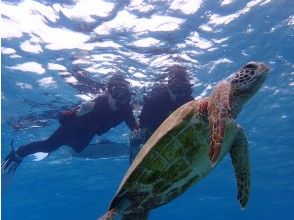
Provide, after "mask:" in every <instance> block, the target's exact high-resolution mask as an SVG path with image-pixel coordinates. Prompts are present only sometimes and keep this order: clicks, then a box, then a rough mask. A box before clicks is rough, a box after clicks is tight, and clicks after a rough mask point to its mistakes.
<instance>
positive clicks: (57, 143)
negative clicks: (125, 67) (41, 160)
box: [1, 75, 137, 173]
mask: <svg viewBox="0 0 294 220" xmlns="http://www.w3.org/2000/svg"><path fill="white" fill-rule="evenodd" d="M130 102H131V92H130V83H129V82H128V81H126V80H125V79H124V78H123V77H122V76H121V75H115V76H113V77H112V78H111V79H110V81H109V83H108V85H107V90H106V92H105V93H104V94H102V95H99V96H98V97H96V98H95V99H94V100H92V101H90V102H85V103H83V104H82V105H81V106H79V107H77V108H74V109H71V110H68V111H65V112H62V113H61V115H60V117H59V122H60V126H59V127H58V128H57V130H56V131H55V132H54V133H53V134H52V135H51V136H50V137H49V138H48V139H46V140H43V141H36V142H32V143H30V144H27V145H22V146H20V147H19V148H18V149H17V150H16V151H14V150H12V151H11V152H10V154H9V155H8V156H7V157H6V158H5V159H4V161H3V162H2V164H1V171H2V173H10V172H13V171H15V170H16V168H17V167H18V166H19V164H20V163H21V161H22V159H23V158H24V157H26V156H28V155H30V154H34V153H36V152H45V153H50V152H52V151H54V150H56V149H58V148H59V147H61V146H62V145H67V146H70V147H71V148H73V150H74V151H76V152H81V151H83V150H84V149H85V148H86V147H87V145H88V144H89V143H90V141H91V140H92V138H93V137H94V136H95V135H96V134H97V135H101V134H103V133H106V132H107V131H108V130H110V129H111V128H113V127H115V126H117V125H119V124H120V123H122V122H124V121H125V122H126V124H127V125H128V127H129V128H130V129H131V130H132V131H134V130H135V129H136V128H137V123H136V120H135V117H134V114H133V111H132V106H131V104H130Z"/></svg>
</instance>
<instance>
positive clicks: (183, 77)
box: [130, 65, 194, 162]
mask: <svg viewBox="0 0 294 220" xmlns="http://www.w3.org/2000/svg"><path fill="white" fill-rule="evenodd" d="M191 87H192V85H191V83H190V81H189V76H188V74H187V71H186V68H185V67H183V66H180V65H174V66H171V67H169V68H168V83H167V85H159V86H155V87H154V88H153V89H152V90H151V92H150V93H149V94H148V95H147V96H146V97H144V103H143V107H142V111H141V114H140V116H139V121H140V123H139V130H137V131H135V132H134V133H133V136H132V138H131V143H130V162H132V161H133V160H134V158H135V157H136V155H137V153H138V152H139V150H140V149H141V147H142V145H143V144H144V143H145V142H146V141H147V140H148V139H149V137H150V136H151V135H152V134H153V132H154V131H155V130H156V129H157V128H158V127H159V126H160V125H161V123H162V122H163V121H164V120H165V119H166V118H167V117H168V116H169V115H170V114H171V113H172V112H173V111H175V110H176V109H177V108H179V107H180V106H181V105H183V104H185V103H186V102H189V101H191V100H193V99H194V98H193V97H192V88H191Z"/></svg>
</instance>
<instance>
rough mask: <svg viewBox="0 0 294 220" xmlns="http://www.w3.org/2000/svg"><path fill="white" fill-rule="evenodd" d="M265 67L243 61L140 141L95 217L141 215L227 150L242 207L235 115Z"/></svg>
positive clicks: (241, 157) (241, 144)
mask: <svg viewBox="0 0 294 220" xmlns="http://www.w3.org/2000/svg"><path fill="white" fill-rule="evenodd" d="M268 70H269V68H268V67H267V66H266V65H264V64H262V63H256V62H250V63H248V64H246V65H245V66H244V67H243V68H241V69H240V70H239V71H237V72H236V73H234V74H232V75H231V76H229V77H228V78H226V79H225V80H223V81H221V82H219V83H218V84H217V85H216V86H215V89H214V90H213V92H212V95H211V96H210V97H206V98H201V99H198V100H194V101H191V102H188V103H186V104H184V105H182V106H181V107H179V108H178V109H177V110H176V111H175V112H173V113H172V114H171V115H170V116H169V117H168V118H167V119H166V120H165V121H164V122H163V123H162V124H161V125H160V127H159V128H158V129H157V130H156V131H155V132H154V133H153V135H152V136H151V137H150V138H149V140H148V141H147V142H146V144H145V145H144V146H143V148H142V149H141V151H140V152H139V154H138V155H137V157H136V158H135V160H134V162H133V164H132V165H131V167H130V168H129V170H128V172H127V173H126V175H125V176H124V179H123V180H122V182H121V184H120V187H119V189H118V191H117V193H116V196H115V197H114V199H113V200H112V202H111V205H110V207H109V211H108V212H107V213H106V214H105V215H104V216H102V217H101V218H100V219H101V220H111V219H114V218H116V217H122V219H124V220H127V219H132V220H143V219H147V216H148V213H149V211H150V210H151V209H154V208H156V207H159V206H161V205H163V204H166V203H168V202H169V201H171V200H173V199H174V198H176V197H177V196H179V195H180V194H182V193H183V192H185V191H186V190H187V189H188V188H189V187H191V186H192V185H193V184H194V183H196V182H198V181H199V180H201V179H202V178H203V177H205V176H206V175H208V174H209V172H210V171H211V170H212V169H213V168H214V167H215V165H216V164H218V162H219V161H221V160H222V159H223V158H224V156H225V155H226V154H227V153H228V152H229V153H230V156H231V159H232V163H233V166H234V170H235V174H236V178H237V188H238V195H237V199H238V200H239V202H240V205H241V207H242V208H244V207H245V206H246V204H247V202H248V196H249V188H250V164H249V158H248V149H247V148H248V147H247V145H248V142H247V139H246V136H245V134H244V132H243V130H242V128H241V127H240V126H239V125H238V124H237V123H236V121H235V118H236V117H237V115H238V114H239V112H240V111H241V110H242V107H243V105H244V104H245V103H246V101H248V100H249V98H251V97H252V96H253V95H254V94H255V93H256V92H257V91H258V89H259V88H260V87H261V85H262V84H263V82H264V81H265V79H266V76H267V72H268Z"/></svg>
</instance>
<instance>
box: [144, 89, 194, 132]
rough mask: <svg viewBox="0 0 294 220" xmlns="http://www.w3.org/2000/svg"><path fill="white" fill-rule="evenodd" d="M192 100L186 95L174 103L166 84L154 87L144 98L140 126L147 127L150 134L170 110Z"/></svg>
mask: <svg viewBox="0 0 294 220" xmlns="http://www.w3.org/2000/svg"><path fill="white" fill-rule="evenodd" d="M192 100H194V98H193V97H192V96H187V97H183V98H181V99H180V100H179V101H178V102H176V103H175V102H173V101H172V100H171V98H170V93H169V91H168V88H167V86H158V87H155V88H154V89H153V90H152V91H151V93H150V94H149V95H148V96H146V97H145V98H144V104H143V108H142V111H141V115H140V128H145V129H147V130H148V133H150V135H151V134H152V133H153V132H154V131H155V130H156V129H157V128H158V127H159V125H161V123H162V122H163V121H164V120H165V119H166V118H167V117H168V116H169V115H170V114H171V113H172V112H174V111H175V110H176V109H177V108H179V107H180V106H182V105H183V104H185V103H186V102H189V101H192Z"/></svg>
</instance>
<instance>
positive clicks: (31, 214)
mask: <svg viewBox="0 0 294 220" xmlns="http://www.w3.org/2000/svg"><path fill="white" fill-rule="evenodd" d="M1 9H2V10H1V11H2V27H1V30H2V31H1V37H2V50H1V51H2V52H1V54H2V59H1V61H2V66H1V72H2V75H1V77H2V83H1V86H2V90H1V92H2V93H1V102H2V108H1V110H2V113H1V116H2V121H1V127H2V131H1V137H2V140H1V143H2V149H1V152H2V159H3V157H4V156H5V155H7V153H8V152H9V150H10V146H9V143H10V141H11V139H13V138H14V139H15V146H19V145H21V144H25V143H28V142H31V141H34V140H40V139H44V138H46V137H47V136H49V135H50V134H51V133H52V132H53V131H54V129H56V128H57V126H58V122H57V120H56V116H57V114H58V112H59V111H61V110H62V109H66V108H68V107H71V106H73V105H75V104H78V103H80V102H81V101H84V100H89V99H91V97H94V96H95V94H97V93H99V88H100V87H101V88H103V85H100V84H99V86H100V87H99V86H98V85H96V84H95V83H94V84H92V83H93V82H98V83H102V84H103V83H105V82H106V81H107V80H108V78H109V76H110V73H113V72H117V71H120V72H122V73H123V74H124V75H125V76H126V77H127V78H128V80H129V81H130V82H131V83H132V86H133V92H134V94H135V95H134V103H135V106H136V114H138V112H139V110H140V106H141V103H142V96H143V94H144V93H145V92H146V91H147V90H148V88H150V86H151V85H152V84H154V83H155V82H156V81H157V80H158V78H160V76H161V74H162V72H163V68H164V67H165V66H167V65H170V64H172V63H180V64H183V65H186V66H187V67H188V70H189V71H190V74H191V76H192V78H193V82H194V87H193V95H194V96H195V97H203V96H206V95H209V94H210V92H211V88H212V87H213V86H214V85H215V84H216V83H217V82H218V81H219V80H221V79H222V78H224V77H226V76H228V75H229V74H231V73H232V72H233V71H235V70H237V69H238V68H239V67H241V66H242V65H243V64H245V63H247V62H249V61H252V60H256V61H262V62H265V63H267V64H268V65H269V66H270V68H271V71H270V74H269V77H268V79H267V81H266V83H265V85H264V86H263V88H262V89H261V90H260V91H259V92H258V94H257V95H256V96H255V97H254V98H253V99H252V100H250V102H249V103H248V104H247V105H246V106H245V108H244V109H243V111H242V113H241V114H240V115H239V116H238V122H239V124H241V125H242V127H243V128H244V130H245V132H246V135H247V137H248V140H249V143H250V147H249V150H250V160H251V167H252V184H251V186H252V188H251V194H250V201H249V204H248V207H247V208H246V209H245V210H241V209H240V207H239V204H238V202H237V199H236V182H235V177H234V173H233V168H232V165H231V161H230V158H229V157H227V158H225V159H224V160H223V161H222V162H221V164H220V165H219V166H218V167H217V168H216V169H215V170H214V171H213V172H212V173H211V174H210V175H209V176H208V177H206V178H205V179H204V180H202V181H201V182H199V183H198V184H197V185H195V186H193V187H192V188H191V189H190V190H188V191H187V192H186V193H184V194H183V195H181V196H180V197H178V198H176V199H175V200H173V201H172V202H170V203H168V204H167V205H164V206H162V207H160V208H158V209H156V210H153V211H152V212H151V215H150V219H152V220H156V219H214V220H215V219H294V211H293V205H294V159H293V158H294V150H293V146H294V138H293V128H294V126H293V123H294V121H293V119H294V111H293V108H294V90H293V88H294V81H293V78H294V71H293V67H294V37H293V35H294V1H292V0H252V1H239V0H238V1H237V0H224V1H222V0H219V1H208V0H203V1H201V0H198V1H196V0H195V1H193V0H191V1H188V0H174V1H169V0H164V1H163V0H150V1H140V0H137V1H135V0H134V1H119V0H111V1H102V0H100V1H90V0H87V1H71V0H66V1H54V0H52V1H46V0H40V1H31V0H25V1H2V2H1ZM78 71H81V72H82V73H84V75H77V72H78ZM93 85H96V86H94V87H93ZM95 88H96V89H95ZM129 134H130V132H129V131H128V129H127V127H126V126H125V125H121V126H119V127H117V128H115V129H112V130H111V131H110V132H109V133H107V134H104V135H102V137H97V138H95V139H94V140H93V142H97V141H99V140H112V141H116V142H121V143H127V142H128V138H129ZM127 168H128V158H127V157H118V158H107V159H96V160H95V159H91V160H89V159H81V158H74V157H71V156H69V155H67V154H65V153H64V152H63V150H59V151H57V152H55V153H54V154H52V155H51V156H50V157H48V158H46V159H44V160H42V161H39V162H35V161H33V157H28V158H26V159H25V160H24V161H23V163H22V164H21V166H20V167H19V169H18V170H17V172H16V173H15V176H14V178H13V181H12V182H11V184H10V187H9V188H8V189H7V190H5V191H4V190H3V189H2V219H3V220H12V219H13V220H16V219H26V220H37V219H38V220H39V219H43V220H46V219H56V220H61V219H71V220H77V219H96V218H97V217H99V216H100V215H102V214H103V213H104V212H105V211H106V210H107V207H108V205H109V202H110V201H111V198H112V196H113V195H114V193H115V192H116V189H117V187H118V185H119V183H120V181H121V179H122V177H123V175H124V173H125V172H126V170H127Z"/></svg>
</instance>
